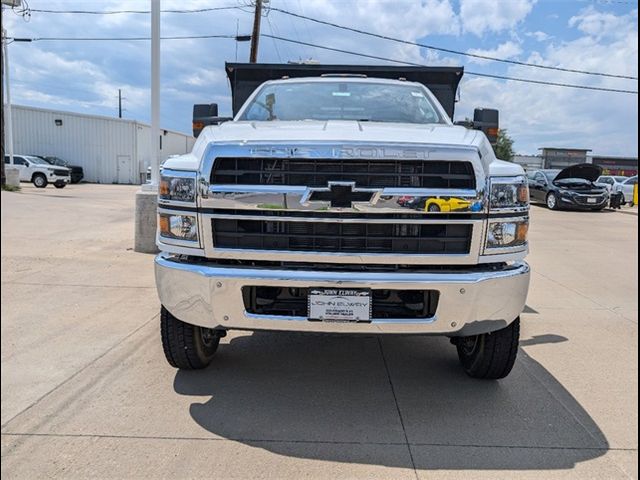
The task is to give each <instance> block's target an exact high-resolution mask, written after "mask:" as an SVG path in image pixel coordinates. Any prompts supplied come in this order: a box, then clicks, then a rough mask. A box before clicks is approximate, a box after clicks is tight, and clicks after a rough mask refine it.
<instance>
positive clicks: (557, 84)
mask: <svg viewBox="0 0 640 480" xmlns="http://www.w3.org/2000/svg"><path fill="white" fill-rule="evenodd" d="M260 36H262V37H266V38H272V39H274V40H279V41H282V42H287V43H293V44H298V45H304V46H306V47H312V48H318V49H321V50H328V51H332V52H338V53H344V54H347V55H355V56H359V57H363V58H371V59H374V60H383V61H386V62H393V63H400V64H403V65H412V66H416V67H426V66H427V65H424V64H421V63H413V62H407V61H404V60H398V59H394V58H388V57H381V56H378V55H370V54H367V53H361V52H354V51H351V50H345V49H341V48H334V47H327V46H324V45H318V44H315V43H309V42H303V41H302V40H293V39H291V38H285V37H281V36H277V35H270V34H268V33H261V34H260ZM209 38H226V39H235V38H237V37H236V35H185V36H171V37H161V40H197V39H209ZM7 39H8V40H14V41H16V42H40V41H82V42H90V41H145V40H147V41H148V40H151V37H35V38H18V37H7ZM465 73H466V74H467V75H473V76H477V77H486V78H495V79H499V80H512V81H515V82H523V83H531V84H536V85H548V86H555V87H566V88H577V89H582V90H595V91H601V92H615V93H628V94H633V95H637V94H638V91H637V90H625V89H618V88H607V87H595V86H590V85H577V84H573V83H560V82H549V81H544V80H533V79H530V78H520V77H509V76H504V75H493V74H489V73H480V72H472V71H469V70H466V71H465Z"/></svg>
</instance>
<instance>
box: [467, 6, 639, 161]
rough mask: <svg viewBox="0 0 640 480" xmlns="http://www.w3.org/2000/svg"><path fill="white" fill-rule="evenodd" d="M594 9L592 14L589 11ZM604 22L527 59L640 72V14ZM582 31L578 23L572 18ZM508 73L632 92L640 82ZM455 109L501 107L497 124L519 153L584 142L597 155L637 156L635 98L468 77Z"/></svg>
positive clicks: (527, 70) (531, 71) (519, 71)
mask: <svg viewBox="0 0 640 480" xmlns="http://www.w3.org/2000/svg"><path fill="white" fill-rule="evenodd" d="M592 14H593V12H591V13H590V15H592ZM606 24H607V25H608V28H603V27H600V28H598V29H596V30H591V29H589V35H584V36H582V37H579V38H577V39H575V40H573V41H570V42H562V43H558V44H552V45H548V46H547V47H546V48H545V49H544V50H543V51H541V52H533V53H532V54H531V55H530V56H529V57H528V58H527V59H526V61H527V62H530V63H536V64H544V65H550V66H560V67H564V68H572V69H580V70H590V71H596V72H610V73H616V74H622V75H630V76H636V77H637V75H638V63H637V58H638V27H637V14H635V13H631V14H627V15H619V16H617V18H616V19H614V21H609V22H607V23H606ZM574 25H575V27H576V28H578V29H579V31H583V32H584V30H582V29H580V28H579V25H580V24H579V23H577V22H574ZM507 74H508V75H510V76H513V77H520V78H531V79H535V80H541V81H549V80H550V81H554V82H561V83H562V82H564V83H572V84H580V85H589V86H595V87H598V86H599V87H607V88H622V89H629V90H637V88H638V82H637V81H633V80H621V79H612V78H604V77H598V76H587V75H580V74H571V73H562V72H558V71H548V70H542V69H535V68H530V67H523V66H513V67H510V68H509V69H508V70H507ZM462 92H463V95H462V102H461V104H460V105H459V106H460V108H459V115H460V116H464V115H465V114H466V115H468V114H469V113H470V112H471V110H472V109H473V107H475V106H489V107H490V106H494V107H496V108H498V109H500V113H501V124H502V126H503V127H504V128H506V129H507V130H509V132H510V134H511V135H512V136H513V137H514V139H515V141H516V143H515V148H516V150H517V151H519V152H522V153H536V151H537V149H538V147H541V146H545V145H546V146H553V145H555V146H560V147H562V146H564V147H584V148H591V149H593V151H594V153H599V154H610V155H637V154H638V103H637V100H638V98H637V96H634V95H628V94H621V93H608V92H598V91H588V90H578V89H570V88H561V87H550V86H542V85H533V84H527V83H520V82H515V81H510V82H506V83H504V82H500V81H498V80H493V79H487V78H474V77H471V76H467V77H466V78H465V79H463V85H462Z"/></svg>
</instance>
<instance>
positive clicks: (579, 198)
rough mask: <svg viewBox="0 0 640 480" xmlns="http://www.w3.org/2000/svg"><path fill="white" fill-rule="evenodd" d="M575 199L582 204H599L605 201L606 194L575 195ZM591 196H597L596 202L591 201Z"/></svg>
mask: <svg viewBox="0 0 640 480" xmlns="http://www.w3.org/2000/svg"><path fill="white" fill-rule="evenodd" d="M573 198H574V200H575V201H576V203H579V204H580V205H597V204H599V203H602V202H604V200H605V196H604V195H576V196H575V197H573ZM589 198H595V199H596V203H595V204H594V203H590V202H589Z"/></svg>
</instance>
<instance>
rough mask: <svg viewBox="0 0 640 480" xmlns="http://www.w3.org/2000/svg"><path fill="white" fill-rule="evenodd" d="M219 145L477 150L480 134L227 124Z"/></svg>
mask: <svg viewBox="0 0 640 480" xmlns="http://www.w3.org/2000/svg"><path fill="white" fill-rule="evenodd" d="M213 128H215V130H213V131H212V133H213V137H214V139H215V141H216V142H308V143H322V142H367V143H407V144H416V145H419V144H431V145H433V144H438V145H443V146H454V147H461V146H464V147H469V146H474V139H475V138H476V136H477V135H478V132H477V131H474V130H469V129H467V128H464V127H458V126H453V125H444V124H442V125H434V124H429V125H419V124H406V123H379V122H358V121H351V120H328V121H316V120H308V121H307V120H305V121H297V122H284V121H273V122H249V121H240V122H227V123H223V124H222V125H220V126H219V127H213Z"/></svg>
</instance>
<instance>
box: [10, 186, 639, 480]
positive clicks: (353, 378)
mask: <svg viewBox="0 0 640 480" xmlns="http://www.w3.org/2000/svg"><path fill="white" fill-rule="evenodd" d="M135 191H136V187H130V186H118V185H90V184H81V185H70V186H68V187H67V188H65V189H64V190H56V189H53V188H46V189H43V190H37V189H35V188H33V187H32V186H31V185H24V186H23V188H22V191H21V192H20V193H10V192H2V200H1V201H2V209H1V210H2V239H1V247H2V276H1V281H2V289H1V292H2V296H1V304H2V311H1V313H2V316H1V332H2V392H1V393H2V397H1V398H2V400H1V403H2V412H1V421H2V430H1V432H2V467H1V473H2V478H3V479H4V478H7V479H8V478H22V479H32V478H43V477H52V478H220V479H226V478H238V479H240V478H242V479H246V478H274V479H276V478H277V479H284V478H292V479H298V478H310V479H316V478H317V479H324V478H340V479H347V478H348V479H351V478H362V479H379V478H385V479H403V478H407V479H416V478H418V479H427V478H445V479H448V478H470V479H482V478H488V479H489V478H491V479H496V478H505V479H506V478H508V479H511V478H543V479H553V478H579V479H586V478H607V479H613V478H637V477H638V296H637V292H638V250H637V249H638V217H637V215H635V214H629V213H631V212H632V211H631V210H629V209H625V210H623V211H622V212H613V211H604V212H551V211H548V210H546V209H544V208H542V207H539V206H533V207H532V212H531V230H530V240H531V250H532V251H531V255H530V256H529V259H528V260H529V262H530V264H531V266H532V283H531V290H530V295H529V300H528V302H527V308H526V311H525V313H524V314H523V316H522V335H521V349H520V351H519V356H518V360H517V362H516V365H515V368H514V370H513V372H512V373H511V375H510V376H509V377H508V378H506V379H505V380H502V381H498V382H486V381H478V380H472V379H470V378H468V377H467V376H466V375H465V374H464V373H463V371H462V370H461V368H460V367H459V365H458V360H457V357H456V352H455V348H454V347H453V346H452V345H450V344H449V342H448V340H447V339H446V338H433V337H415V336H414V337H410V336H398V337H376V336H366V337H359V336H325V335H315V334H286V333H267V332H261V333H253V334H252V333H249V332H233V333H230V334H229V335H228V336H227V337H226V338H224V339H223V340H222V342H221V346H220V348H219V350H218V353H217V357H216V359H215V361H214V363H213V364H212V365H211V366H210V368H208V369H206V370H204V371H199V372H177V371H176V370H174V369H172V368H171V367H169V365H168V364H167V363H166V361H165V359H164V356H163V353H162V347H161V344H160V334H159V319H158V313H159V303H158V298H157V295H156V292H155V286H154V279H153V256H152V255H145V254H139V253H135V252H133V250H132V246H133V231H134V226H133V211H134V200H135ZM634 212H635V211H634Z"/></svg>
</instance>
